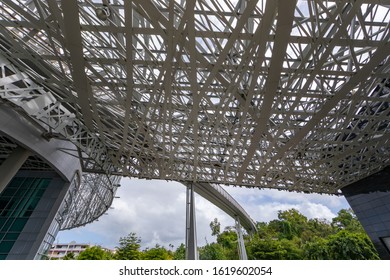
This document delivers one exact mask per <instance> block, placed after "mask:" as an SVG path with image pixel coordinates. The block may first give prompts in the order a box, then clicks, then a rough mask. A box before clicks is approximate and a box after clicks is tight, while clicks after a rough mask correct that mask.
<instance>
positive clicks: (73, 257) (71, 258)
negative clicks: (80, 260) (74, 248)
mask: <svg viewBox="0 0 390 280" xmlns="http://www.w3.org/2000/svg"><path fill="white" fill-rule="evenodd" d="M75 259H76V256H75V255H74V253H73V252H69V253H67V254H66V255H65V257H64V258H63V260H65V261H67V260H75Z"/></svg>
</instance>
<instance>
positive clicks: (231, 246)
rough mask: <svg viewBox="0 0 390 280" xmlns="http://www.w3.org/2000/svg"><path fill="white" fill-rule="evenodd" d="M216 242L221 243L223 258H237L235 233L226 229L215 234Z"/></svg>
mask: <svg viewBox="0 0 390 280" xmlns="http://www.w3.org/2000/svg"><path fill="white" fill-rule="evenodd" d="M217 243H218V244H219V245H221V247H222V249H223V252H224V255H225V259H227V260H237V259H238V258H239V257H238V247H237V246H238V243H237V233H236V232H235V231H233V230H231V229H226V230H224V231H223V232H222V233H220V234H219V235H218V236H217Z"/></svg>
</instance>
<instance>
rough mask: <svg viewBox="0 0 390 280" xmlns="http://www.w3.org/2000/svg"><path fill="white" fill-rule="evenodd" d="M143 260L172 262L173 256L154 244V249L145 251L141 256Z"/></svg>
mask: <svg viewBox="0 0 390 280" xmlns="http://www.w3.org/2000/svg"><path fill="white" fill-rule="evenodd" d="M142 259H143V260H172V259H173V255H172V253H171V252H170V251H168V250H167V249H165V248H164V247H161V246H160V245H158V244H156V246H155V247H154V248H151V249H146V250H145V251H144V252H143V254H142Z"/></svg>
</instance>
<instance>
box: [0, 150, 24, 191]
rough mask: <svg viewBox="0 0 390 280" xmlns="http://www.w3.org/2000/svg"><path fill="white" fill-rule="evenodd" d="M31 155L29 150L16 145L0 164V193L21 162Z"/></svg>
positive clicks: (20, 165)
mask: <svg viewBox="0 0 390 280" xmlns="http://www.w3.org/2000/svg"><path fill="white" fill-rule="evenodd" d="M30 155H31V152H30V151H29V150H26V149H24V148H22V147H17V148H16V149H15V150H14V151H13V152H12V154H10V155H9V157H8V158H7V159H6V160H5V161H4V162H3V164H2V165H1V166H0V194H1V193H2V192H3V190H4V189H5V187H6V186H7V185H8V184H9V182H11V180H12V178H13V177H14V176H15V175H16V173H17V172H18V171H19V169H20V168H21V167H22V165H23V163H24V162H25V161H26V160H27V158H28V157H29V156H30Z"/></svg>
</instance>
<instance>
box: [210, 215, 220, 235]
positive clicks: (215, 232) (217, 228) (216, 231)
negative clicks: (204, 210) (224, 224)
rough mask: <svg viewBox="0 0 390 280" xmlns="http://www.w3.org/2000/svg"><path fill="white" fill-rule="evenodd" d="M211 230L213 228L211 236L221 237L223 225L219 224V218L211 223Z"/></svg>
mask: <svg viewBox="0 0 390 280" xmlns="http://www.w3.org/2000/svg"><path fill="white" fill-rule="evenodd" d="M210 228H211V235H212V236H215V235H219V234H220V232H221V223H220V222H218V219H217V218H214V221H212V222H211V223H210Z"/></svg>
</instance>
